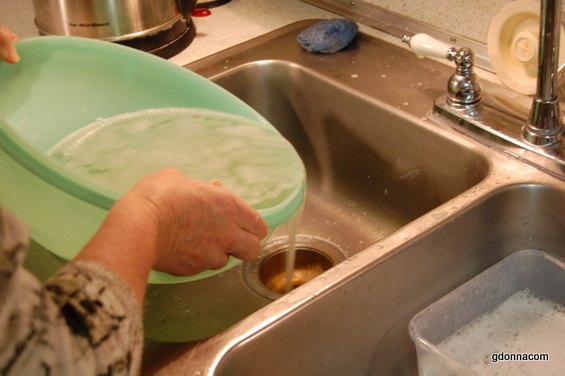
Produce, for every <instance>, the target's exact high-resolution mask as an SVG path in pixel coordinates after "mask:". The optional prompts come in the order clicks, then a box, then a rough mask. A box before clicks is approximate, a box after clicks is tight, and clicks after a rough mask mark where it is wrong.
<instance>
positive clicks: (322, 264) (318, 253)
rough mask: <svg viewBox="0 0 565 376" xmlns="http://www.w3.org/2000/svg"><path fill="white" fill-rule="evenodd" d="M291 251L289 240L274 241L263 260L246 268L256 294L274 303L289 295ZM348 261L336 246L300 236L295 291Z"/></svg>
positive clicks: (267, 247)
mask: <svg viewBox="0 0 565 376" xmlns="http://www.w3.org/2000/svg"><path fill="white" fill-rule="evenodd" d="M288 249H289V242H288V237H281V238H276V239H272V240H270V241H269V242H268V243H266V244H265V245H264V246H263V250H262V251H261V254H260V255H259V257H257V258H256V259H255V260H252V261H247V262H246V263H245V264H244V265H243V276H244V279H245V282H246V283H247V285H248V286H249V287H250V288H251V289H252V290H253V291H255V292H256V293H258V294H259V295H262V296H264V297H266V298H269V299H273V300H274V299H277V298H280V297H281V296H282V295H283V294H284V293H285V287H286V254H287V253H288ZM344 260H345V255H344V254H343V252H342V251H341V250H340V249H339V248H338V247H336V246H335V245H334V244H332V243H329V242H327V241H325V240H322V239H318V238H314V237H310V236H297V237H296V260H295V266H294V271H293V273H292V278H291V285H292V288H296V287H298V286H301V285H303V284H304V283H306V282H308V281H310V280H311V279H313V278H315V277H317V276H318V275H320V274H322V273H323V272H325V271H326V270H328V269H330V268H331V267H332V266H334V265H337V264H339V263H340V262H342V261H344Z"/></svg>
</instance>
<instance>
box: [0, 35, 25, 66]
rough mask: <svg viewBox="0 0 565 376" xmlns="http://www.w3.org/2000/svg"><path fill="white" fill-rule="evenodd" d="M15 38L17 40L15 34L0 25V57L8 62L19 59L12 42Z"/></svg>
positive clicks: (15, 61)
mask: <svg viewBox="0 0 565 376" xmlns="http://www.w3.org/2000/svg"><path fill="white" fill-rule="evenodd" d="M16 40H18V37H17V36H16V34H14V33H12V32H11V31H10V30H8V29H7V28H6V27H4V26H2V25H0V59H2V60H4V61H5V62H7V63H10V64H13V63H17V62H18V61H20V56H19V55H18V52H17V51H16V48H15V47H14V44H13V42H14V41H16Z"/></svg>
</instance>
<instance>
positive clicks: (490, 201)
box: [143, 20, 565, 376]
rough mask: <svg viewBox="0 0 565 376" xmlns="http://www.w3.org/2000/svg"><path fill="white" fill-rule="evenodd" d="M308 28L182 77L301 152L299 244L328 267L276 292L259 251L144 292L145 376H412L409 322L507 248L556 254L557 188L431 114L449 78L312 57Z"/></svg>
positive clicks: (363, 54)
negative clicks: (196, 277) (247, 112)
mask: <svg viewBox="0 0 565 376" xmlns="http://www.w3.org/2000/svg"><path fill="white" fill-rule="evenodd" d="M314 22H316V21H314V20H312V21H303V22H299V23H295V24H292V25H289V26H288V27H285V28H283V29H280V30H277V31H275V32H273V33H270V34H268V35H265V36H262V37H260V38H257V39H255V40H252V41H249V42H247V43H244V44H242V45H239V46H236V47H234V48H231V49H229V50H226V51H223V52H221V53H219V54H216V55H215V56H212V57H209V58H206V59H203V60H200V61H198V62H195V63H192V64H190V65H188V66H187V68H188V69H191V70H193V71H195V72H197V73H199V74H201V75H203V76H204V77H207V78H209V79H210V80H212V81H214V82H216V83H217V84H219V85H220V86H222V87H224V88H225V89H227V90H228V91H230V92H232V93H234V94H235V95H236V96H238V97H240V98H241V99H243V100H244V101H245V102H247V103H248V104H249V105H251V106H252V107H253V108H255V109H256V110H257V111H258V112H260V113H261V114H262V115H263V116H264V117H265V118H266V119H268V120H269V121H270V122H271V123H272V124H273V125H274V126H275V127H276V128H277V129H278V130H279V131H280V132H281V133H282V134H283V136H285V137H286V138H287V139H288V140H289V141H290V142H291V143H292V144H293V145H294V146H295V148H296V149H297V151H298V152H299V153H300V155H301V157H302V159H303V161H304V163H305V165H306V169H307V179H308V181H307V196H306V201H305V207H304V210H303V213H302V218H301V222H300V224H299V227H298V239H299V241H298V243H300V244H299V248H301V249H303V250H306V251H313V252H314V253H319V254H325V256H326V257H327V258H328V259H329V260H330V261H331V265H330V266H331V267H329V269H328V268H326V269H328V270H326V271H325V272H323V273H322V274H320V275H319V276H317V277H316V278H314V279H313V280H311V281H309V282H307V283H305V284H304V285H302V286H300V287H299V288H297V289H295V290H293V291H291V292H289V293H287V294H285V295H281V294H277V293H273V292H272V291H268V289H267V290H266V289H265V288H264V286H262V287H261V286H259V287H258V286H257V285H260V284H261V283H257V282H256V281H255V282H254V281H253V280H254V278H255V277H256V276H255V275H254V274H259V273H260V269H261V267H262V264H261V262H262V260H266V256H265V255H262V256H261V257H260V259H259V261H257V262H256V264H255V265H254V267H250V266H249V264H248V263H243V264H242V265H240V266H237V267H235V268H233V269H231V270H230V271H228V272H225V273H222V274H224V275H219V276H215V277H211V278H208V279H206V280H202V281H196V282H195V283H191V284H179V285H171V286H167V287H165V288H166V289H167V291H166V292H165V293H163V288H164V287H163V286H150V288H149V291H148V298H149V303H148V306H147V307H146V315H145V320H146V323H145V326H146V332H147V333H148V337H149V338H153V339H156V340H157V341H151V340H149V341H147V343H146V346H145V348H146V350H145V357H144V366H143V374H144V375H209V376H212V375H218V376H220V375H222V376H223V375H230V376H236V375H246V376H247V375H256V376H258V375H268V376H276V375H326V376H330V375H352V376H356V375H417V366H416V352H415V347H414V345H413V343H412V341H411V340H410V338H409V335H408V323H409V321H410V319H411V318H412V317H413V316H414V315H415V314H416V313H417V312H418V311H420V310H421V309H423V308H424V307H426V306H427V305H429V304H431V303H432V302H434V301H435V300H437V299H439V298H440V297H442V296H444V295H446V294H447V293H449V292H451V291H452V290H454V289H455V288H457V287H458V286H460V285H461V284H463V283H464V282H466V281H468V280H469V279H471V278H473V277H474V276H476V275H477V274H479V273H480V272H482V271H484V270H485V269H487V268H489V267H490V266H492V265H493V264H495V263H496V262H498V261H500V260H501V259H503V258H504V257H506V256H508V255H510V254H511V253H513V252H516V251H520V250H524V249H538V250H542V251H545V252H549V253H553V254H556V255H558V256H561V257H565V215H564V213H565V182H563V181H562V180H560V179H558V178H556V177H554V176H550V175H549V174H546V173H545V172H543V171H541V170H540V169H537V168H535V167H533V166H531V164H528V163H525V162H524V161H523V160H520V159H518V158H515V157H514V156H511V155H508V154H506V153H504V152H501V151H500V150H497V148H493V147H491V146H488V145H486V144H484V143H482V142H480V141H478V140H477V139H472V138H470V137H468V136H467V135H464V134H462V133H460V132H458V131H457V130H455V129H453V128H452V127H449V126H447V125H445V124H442V123H440V122H437V121H435V120H434V119H431V118H430V117H429V113H430V111H431V109H432V105H433V102H434V99H435V98H436V97H438V96H440V95H441V94H443V92H444V90H445V86H446V82H447V78H448V77H449V76H450V75H451V73H452V68H451V67H449V66H446V65H443V64H441V63H437V62H434V61H432V60H429V59H418V58H417V57H415V56H414V55H413V54H412V53H411V52H410V51H407V50H405V49H403V48H400V47H398V46H395V45H392V44H389V43H386V42H384V41H381V40H379V39H376V38H373V37H370V36H367V35H365V34H363V33H360V34H359V35H358V37H357V38H356V40H355V42H354V44H353V45H352V46H350V47H348V48H347V49H345V50H343V51H341V52H338V53H336V54H334V55H317V54H308V53H306V52H305V51H303V50H302V49H301V48H300V46H299V45H298V43H297V42H296V41H295V38H296V36H297V35H298V34H299V33H300V32H301V31H302V30H304V29H305V28H306V27H308V26H309V25H311V24H313V23H314ZM288 231H289V230H288V229H286V228H279V229H277V231H276V232H275V233H274V234H273V236H272V238H271V240H270V243H273V244H279V245H280V244H282V243H284V239H286V237H287V236H288ZM270 243H267V244H266V245H265V253H266V254H267V253H269V252H270V251H269V250H270V248H269V244H270ZM332 265H333V266H332ZM255 279H256V278H255ZM261 281H263V282H264V280H261ZM179 307H180V308H179ZM175 310H176V311H175ZM198 311H200V315H201V316H198V315H199V313H198ZM167 315H169V316H170V317H169V316H167ZM175 318H176V319H175ZM179 333H181V335H180V337H179ZM182 333H190V334H187V335H186V336H187V338H182ZM202 338H205V339H202ZM187 339H188V340H190V341H189V342H187V341H186V340H187ZM174 342H180V343H174Z"/></svg>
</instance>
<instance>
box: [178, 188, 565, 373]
mask: <svg viewBox="0 0 565 376" xmlns="http://www.w3.org/2000/svg"><path fill="white" fill-rule="evenodd" d="M564 211H565V190H563V189H562V187H560V188H557V187H556V186H554V185H552V184H546V183H517V184H512V185H509V186H506V187H504V188H501V189H498V190H495V191H493V192H491V193H489V194H487V195H486V196H484V197H482V198H481V199H479V200H477V201H476V202H475V203H473V204H472V205H469V206H468V207H466V208H464V209H463V210H461V211H460V212H458V213H454V214H453V215H452V216H450V218H449V220H448V221H444V222H443V223H442V224H440V225H439V226H437V227H435V228H434V230H433V231H429V232H426V233H424V234H421V235H419V236H416V237H415V238H414V239H412V240H411V241H410V242H408V243H407V244H404V245H401V246H398V247H392V248H389V244H390V243H391V242H390V241H386V242H383V243H382V244H381V245H382V249H380V250H379V247H378V246H373V247H371V249H369V250H367V251H366V252H363V253H362V254H359V257H358V258H356V259H354V260H352V261H350V264H352V265H347V267H344V268H343V269H342V268H340V270H339V271H337V270H334V271H332V272H331V273H327V277H326V278H327V279H326V282H325V284H322V283H321V281H317V282H318V283H316V284H313V285H312V286H309V293H310V294H313V293H314V294H316V292H315V290H314V288H315V287H316V288H318V289H320V290H321V291H320V292H318V293H317V295H316V296H315V297H311V298H308V297H306V296H305V294H298V292H299V291H298V290H297V291H296V293H297V294H295V296H287V297H285V298H282V299H286V302H284V303H283V302H282V299H281V301H278V302H277V305H276V308H275V307H272V308H271V307H269V308H267V309H266V310H265V311H263V312H261V314H258V315H256V316H255V317H249V319H248V320H246V321H245V322H243V323H242V325H241V326H240V328H233V329H231V330H229V331H226V332H224V333H223V334H222V335H220V336H218V337H214V338H212V339H211V340H209V341H208V342H205V343H203V344H200V345H199V346H197V347H196V348H195V349H194V350H193V352H192V357H191V361H192V363H190V366H192V367H194V368H193V369H194V370H198V371H202V374H203V375H204V374H205V375H230V376H235V375H269V376H276V375H328V376H330V375H352V376H355V375H417V368H416V353H415V348H414V345H413V343H412V341H411V340H410V338H409V336H408V323H409V321H410V319H411V318H412V317H413V316H414V315H415V314H416V313H417V312H418V311H419V310H421V309H423V308H424V307H426V306H427V305H429V304H430V303H432V302H434V301H435V300H437V299H439V298H440V297H442V296H444V295H445V294H447V293H449V292H450V291H452V290H453V289H454V288H456V287H457V286H459V285H461V284H462V283H463V282H465V281H467V280H469V279H470V278H472V277H474V276H475V275H477V274H478V273H480V272H481V271H483V270H485V269H487V268H488V267H490V266H492V265H493V264H494V263H496V262H497V261H500V260H501V259H502V258H504V257H505V256H508V255H509V254H511V253H513V252H516V251H519V250H523V249H539V250H543V251H546V252H550V253H554V254H557V255H558V256H561V257H565V220H564V219H563V212H564ZM385 248H386V249H390V250H389V251H384V249H385ZM383 251H384V252H383ZM379 255H380V256H379ZM338 274H339V275H340V276H339V277H337V278H336V276H337V275H338ZM293 302H296V303H294V304H293ZM298 302H300V303H298ZM285 303H286V304H285ZM278 315H280V316H279V317H277V316H278ZM253 323H254V326H253ZM244 326H247V332H245V331H239V330H238V329H242V328H243V327H244ZM222 345H224V346H222ZM212 349H216V352H212V351H211V350H212ZM218 349H222V350H221V352H220V351H218ZM212 354H214V355H212ZM214 357H215V358H214ZM188 365H189V363H187V364H186V366H187V367H188ZM211 368H213V372H209V373H207V372H204V371H208V370H209V369H211ZM203 370H204V371H203ZM186 374H188V375H196V374H198V373H196V372H188V373H186Z"/></svg>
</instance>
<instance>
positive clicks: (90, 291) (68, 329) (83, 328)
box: [0, 209, 143, 376]
mask: <svg viewBox="0 0 565 376" xmlns="http://www.w3.org/2000/svg"><path fill="white" fill-rule="evenodd" d="M26 247H27V233H26V231H25V227H24V226H23V225H22V223H21V222H20V221H19V220H18V219H17V218H16V217H15V216H13V215H11V214H10V213H9V212H6V211H3V210H2V209H0V375H30V376H31V375H50V376H55V375H73V376H75V375H81V376H82V375H85V376H86V375H137V374H139V372H140V364H141V352H142V346H143V332H142V323H141V313H140V311H139V305H138V302H137V300H136V298H135V296H134V294H133V292H132V291H131V290H130V289H129V287H128V286H127V285H126V283H125V282H123V281H122V280H121V279H120V278H119V277H118V276H117V275H115V274H114V273H113V272H112V271H111V270H109V269H107V268H106V267H104V266H103V265H100V264H97V263H95V262H90V261H80V262H76V263H69V264H67V265H66V266H65V267H64V268H63V269H61V270H60V271H59V272H58V273H57V274H56V275H54V276H53V277H51V278H50V279H49V280H48V281H47V282H46V283H45V284H44V285H41V284H40V283H39V281H38V280H37V279H36V278H35V277H34V276H33V275H31V274H30V273H29V272H27V271H26V270H25V269H24V268H23V267H22V266H21V265H22V262H23V259H24V256H25V250H26Z"/></svg>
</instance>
